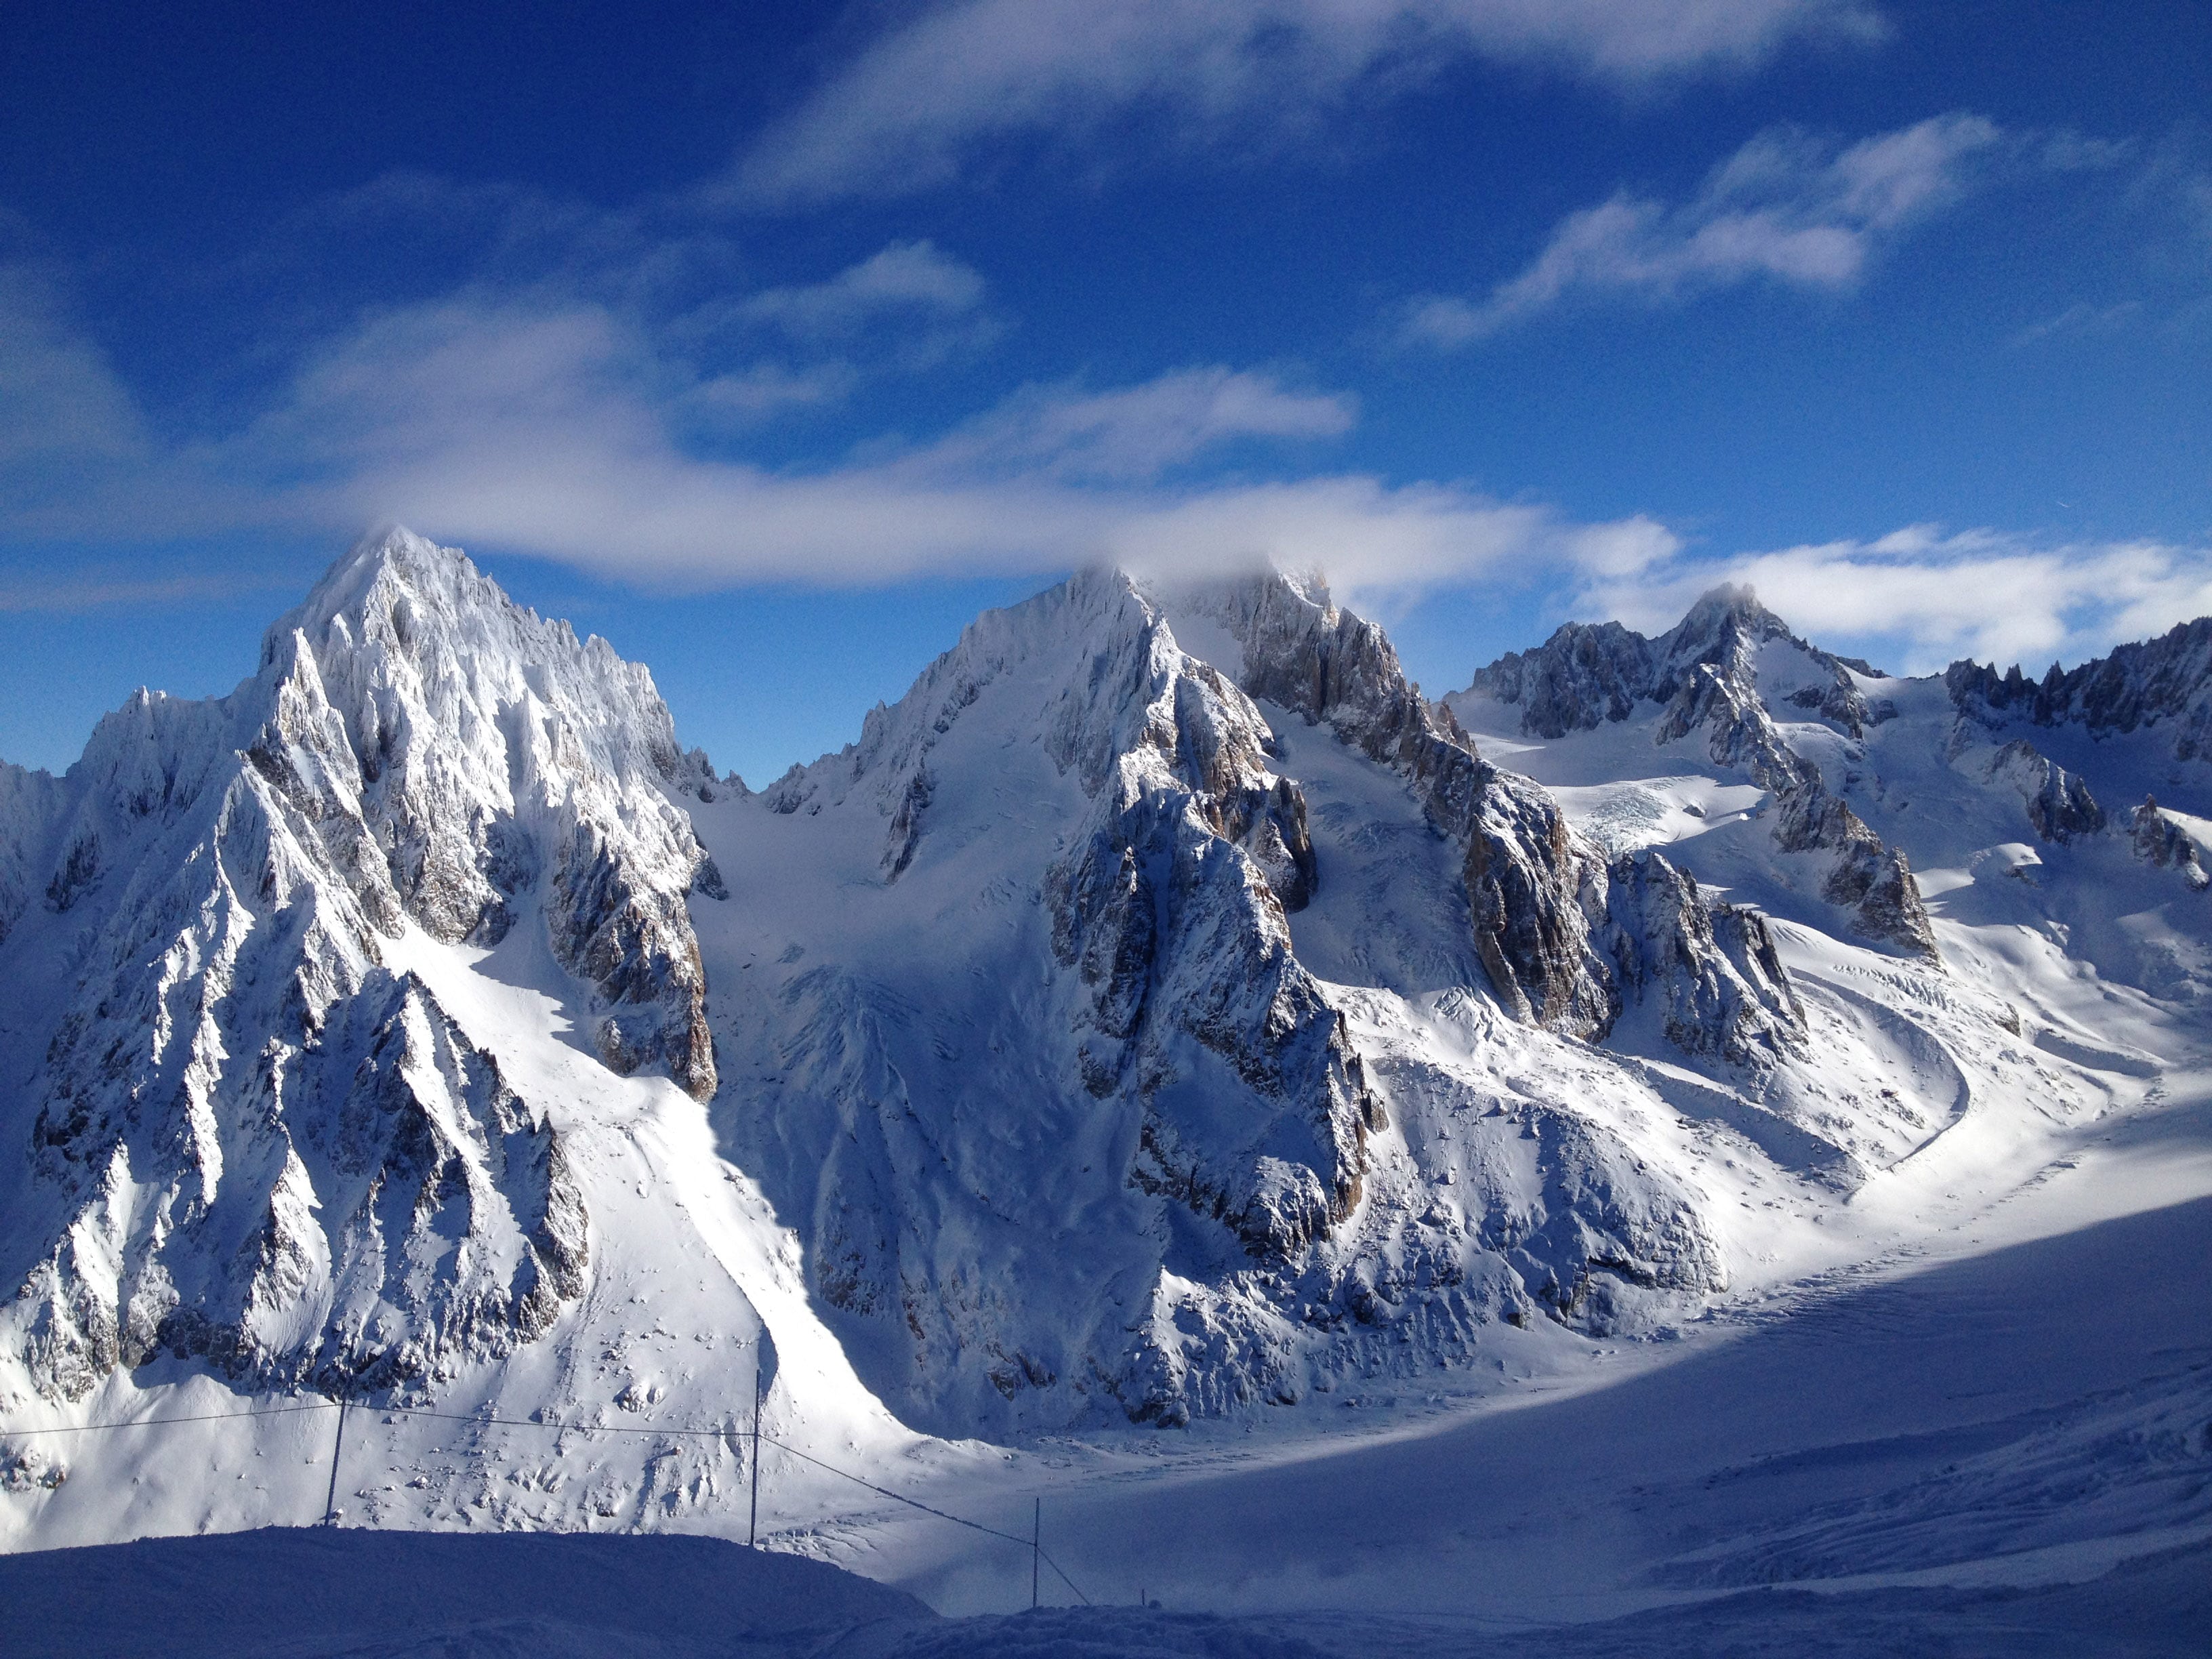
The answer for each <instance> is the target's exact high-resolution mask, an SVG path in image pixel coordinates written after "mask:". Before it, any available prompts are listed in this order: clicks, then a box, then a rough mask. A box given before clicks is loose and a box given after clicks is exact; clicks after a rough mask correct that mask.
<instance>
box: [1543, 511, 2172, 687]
mask: <svg viewBox="0 0 2212 1659" xmlns="http://www.w3.org/2000/svg"><path fill="white" fill-rule="evenodd" d="M1721 581H1735V582H1747V583H1749V584H1750V585H1751V586H1753V587H1754V588H1755V589H1757V591H1758V592H1759V598H1760V599H1762V600H1764V601H1765V604H1766V605H1767V606H1768V607H1769V608H1770V609H1771V610H1772V611H1776V612H1777V613H1778V614H1779V615H1780V616H1782V617H1784V618H1785V619H1787V620H1788V621H1789V622H1790V623H1791V624H1792V625H1793V626H1794V627H1795V628H1796V629H1797V630H1798V631H1799V632H1800V633H1802V634H1806V635H1809V636H1811V637H1812V638H1814V639H1815V640H1818V641H1820V642H1821V643H1822V644H1825V645H1827V646H1830V647H1833V648H1837V649H1863V650H1864V651H1865V652H1866V653H1867V654H1869V655H1870V656H1874V657H1877V658H1881V659H1885V660H1884V664H1883V665H1884V666H1886V667H1889V668H1891V669H1893V671H1903V672H1908V673H1925V672H1930V671H1934V670H1936V669H1939V668H1942V667H1943V666H1944V665H1946V664H1948V663H1950V662H1953V661H1954V660H1956V659H1959V658H1960V657H1972V658H1975V659H1978V660H1980V661H1985V662H1996V663H1997V664H1999V665H2009V664H2012V663H2015V662H2019V663H2024V664H2026V665H2027V666H2028V668H2029V669H2030V670H2032V671H2040V669H2041V667H2042V666H2043V665H2045V664H2046V663H2049V662H2051V661H2053V660H2063V661H2066V662H2078V661H2080V660H2081V659H2083V658H2085V657H2089V656H2093V655H2096V654H2098V653H2101V652H2103V651H2105V650H2107V649H2109V648H2110V647H2112V646H2113V645H2114V644H2117V643H2118V642H2119V641H2124V640H2134V639H2142V638H2145V637H2147V636H2148V635H2153V634H2158V633H2163V632H2164V631H2165V630H2166V629H2169V628H2172V627H2173V626H2174V625H2175V624H2176V623H2183V622H2187V621H2189V620H2191V618H2193V617H2201V616H2205V615H2208V614H2212V545H2203V546H2197V547H2188V546H2182V545H2177V544H2172V543H2166V542H2158V541H2123V542H2100V543H2079V542H2059V541H2050V540H2043V539H2039V538H2033V537H2027V536H2020V535H2011V534H2007V533H2005V532H1999V531H1993V530H1969V531H1961V532H1955V533H1946V532H1943V531H1942V530H1941V529H1939V528H1936V527H1935V526H1927V525H1915V526H1908V527H1906V528H1905V529H1903V530H1899V531H1895V532H1892V533H1891V534H1889V535H1887V536H1883V537H1881V538H1878V539H1875V540H1872V541H1839V542H1824V543H1821V544H1817V545H1807V546H1802V547H1789V548H1782V549H1778V550H1772V551H1767V552H1758V553H1744V554H1739V555H1735V556H1730V557H1721V558H1715V557H1711V556H1697V555H1694V554H1692V553H1691V552H1689V551H1688V550H1683V549H1680V547H1678V548H1677V549H1676V550H1674V551H1672V552H1668V553H1663V554H1662V555H1660V556H1656V557H1653V558H1651V559H1649V560H1645V561H1631V562H1626V563H1619V564H1616V565H1614V566H1613V568H1609V569H1603V570H1601V569H1597V568H1591V569H1589V570H1588V571H1587V573H1586V574H1585V575H1584V577H1583V581H1582V583H1581V586H1580V589H1579V591H1578V592H1577V597H1576V599H1575V602H1574V605H1573V607H1572V608H1573V610H1574V611H1575V613H1576V614H1577V615H1580V616H1585V617H1593V618H1595V617H1619V618H1620V620H1622V621H1624V622H1626V623H1628V624H1629V625H1630V626H1631V627H1634V628H1639V629H1645V630H1647V631H1654V632H1656V631H1657V630H1658V629H1663V628H1666V627H1668V626H1670V625H1671V624H1672V623H1674V622H1675V621H1676V620H1677V619H1678V618H1680V616H1681V614H1682V613H1683V611H1686V610H1687V609H1688V607H1689V605H1691V603H1692V601H1693V600H1694V599H1696V598H1697V597H1698V596H1699V594H1700V593H1702V592H1705V591H1706V590H1707V589H1708V588H1710V587H1711V586H1713V585H1714V584H1716V583H1717V582H1721Z"/></svg>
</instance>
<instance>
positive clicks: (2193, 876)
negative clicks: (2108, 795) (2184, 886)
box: [2128, 795, 2212, 892]
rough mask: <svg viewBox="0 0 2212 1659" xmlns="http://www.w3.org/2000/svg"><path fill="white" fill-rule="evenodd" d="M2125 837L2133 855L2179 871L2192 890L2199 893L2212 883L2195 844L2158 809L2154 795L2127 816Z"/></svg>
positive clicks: (2177, 825)
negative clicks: (2198, 855) (2134, 850)
mask: <svg viewBox="0 0 2212 1659" xmlns="http://www.w3.org/2000/svg"><path fill="white" fill-rule="evenodd" d="M2128 837H2129V840H2130V842H2132V843H2133V845H2134V847H2135V849H2136V856H2138V857H2139V858H2142V859H2144V860H2148V862H2150V863H2152V864H2154V865H2156V866H2158V867H2159V868H2160V869H2161V870H2169V869H2171V870H2179V872H2181V877H2182V879H2183V880H2184V881H2185V882H2187V883H2188V884H2189V885H2190V886H2191V889H2193V890H2197V891H2200V892H2201V891H2202V890H2203V889H2205V888H2206V887H2208V886H2212V873H2208V872H2206V870H2205V868H2204V866H2203V863H2202V862H2201V861H2200V860H2198V858H2197V843H2196V842H2194V841H2192V840H2191V838H2190V837H2189V836H2188V834H2187V833H2186V832H2185V830H2183V829H2182V828H2181V826H2180V825H2179V824H2178V823H2174V821H2173V820H2172V818H2169V817H2166V814H2165V812H2164V811H2161V810H2160V807H2159V804H2158V798H2157V797H2156V796H2155V795H2145V796H2144V797H2143V803H2142V805H2141V806H2138V807H2136V809H2135V811H2132V812H2130V814H2129V815H2128Z"/></svg>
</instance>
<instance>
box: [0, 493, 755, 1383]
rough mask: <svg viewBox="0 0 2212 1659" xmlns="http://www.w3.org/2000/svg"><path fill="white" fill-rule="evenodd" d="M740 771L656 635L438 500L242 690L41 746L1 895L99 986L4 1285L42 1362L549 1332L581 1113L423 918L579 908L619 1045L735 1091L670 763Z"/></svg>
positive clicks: (295, 1358)
mask: <svg viewBox="0 0 2212 1659" xmlns="http://www.w3.org/2000/svg"><path fill="white" fill-rule="evenodd" d="M695 774H696V776H695ZM710 778H711V774H710V773H708V772H707V771H706V769H705V768H704V764H703V758H702V757H684V756H683V755H682V754H681V753H680V752H679V751H678V749H677V747H676V745H675V742H674V736H673V730H672V726H671V723H670V721H669V719H668V715H667V711H666V709H665V707H663V706H662V704H661V703H660V701H659V697H658V696H656V695H654V693H653V688H652V682H651V680H650V678H649V677H647V674H646V673H645V671H643V670H642V669H641V668H637V667H635V666H634V665H629V664H627V663H623V662H622V661H621V660H620V659H617V657H616V656H615V655H614V653H612V652H611V650H610V649H608V647H606V645H605V642H604V641H599V640H597V639H594V640H592V641H588V642H580V641H578V640H577V639H576V638H575V636H574V634H573V633H571V632H570V631H569V630H568V628H567V626H566V625H565V624H561V623H546V622H543V621H541V620H539V619H538V617H535V616H534V615H532V614H531V613H530V612H527V611H522V610H520V608H519V607H517V606H515V605H512V604H511V603H510V602H508V601H507V599H506V598H505V596H504V595H502V594H501V593H500V592H498V590H497V589H496V588H495V587H493V586H492V585H491V584H490V583H489V581H487V580H484V579H483V578H482V577H481V576H479V575H478V574H477V573H476V571H475V570H474V569H473V568H472V567H471V566H470V565H469V563H468V562H467V561H466V560H465V559H464V558H462V557H461V556H460V555H459V554H458V553H454V552H452V551H450V550H441V549H438V548H435V547H433V546H432V545H430V544H428V543H427V542H423V541H422V540H420V539H419V538H414V537H411V536H409V535H407V534H406V533H405V532H394V533H392V534H391V535H389V536H385V537H381V538H374V539H372V540H371V541H368V542H366V543H364V544H362V545H361V546H360V547H358V548H356V550H354V552H353V553H352V554H350V555H349V556H348V557H347V558H346V559H344V560H342V561H341V562H339V564H338V565H337V567H335V568H333V570H332V571H331V574H330V575H329V576H328V577H326V578H325V580H324V581H323V583H322V584H321V585H320V586H318V588H317V589H316V590H315V592H313V594H312V595H311V596H310V597H309V599H307V603H306V604H305V605H303V606H301V609H300V610H298V611H295V612H294V613H293V614H292V615H290V616H289V617H286V618H284V619H283V621H282V622H280V623H278V624H277V625H276V627H275V628H273V629H271V630H270V633H269V635H268V637H267V641H266V643H265V645H264V649H263V653H262V663H261V668H260V671H259V672H258V674H257V675H256V676H255V677H254V678H252V679H250V680H248V681H246V683H245V684H242V685H241V686H240V688H239V689H238V690H236V691H235V692H234V693H232V694H231V695H230V696H228V697H225V698H222V699H218V700H214V701H210V702H179V701H177V700H175V699H171V698H167V697H162V696H155V695H149V694H145V693H141V694H140V695H139V696H137V697H135V698H134V699H132V701H131V702H129V703H128V704H126V705H125V707H124V708H122V709H120V710H118V711H117V712H116V713H115V714H111V715H110V716H108V717H107V718H106V720H103V721H102V722H101V723H100V727H99V729H98V730H97V731H96V732H94V735H93V738H92V741H91V743H90V744H88V747H87V749H86V751H85V755H84V757H83V759H82V760H81V761H80V762H79V763H77V764H76V766H75V767H73V768H71V769H70V773H69V774H68V775H67V777H66V778H64V779H61V780H53V779H43V778H40V777H38V776H34V775H25V774H21V773H19V772H11V775H10V776H9V778H8V779H7V780H5V781H4V782H0V791H4V793H6V795H7V797H8V799H5V800H0V896H4V897H5V899H6V903H7V905H8V907H9V908H12V909H13V910H14V911H15V916H14V918H13V920H14V921H15V927H14V929H13V933H12V938H13V941H14V943H15V945H16V946H17V947H18V948H19V949H20V950H21V951H27V952H33V953H36V957H37V959H39V960H41V961H47V962H52V963H57V964H65V967H64V971H65V972H66V974H67V975H69V979H70V986H71V988H70V990H69V991H68V992H67V993H66V994H65V999H64V1003H63V1004H62V1005H61V1006H60V1007H59V1010H58V1024H57V1026H56V1027H55V1029H54V1030H53V1033H52V1037H51V1040H50V1041H49V1042H48V1043H47V1045H46V1054H45V1056H44V1059H43V1060H42V1061H40V1064H39V1066H38V1069H37V1071H36V1072H35V1073H34V1074H33V1077H32V1079H31V1080H30V1085H29V1086H30V1089H31V1091H32V1094H31V1099H32V1100H33V1101H35V1103H36V1111H35V1121H34V1124H33V1133H32V1147H31V1153H32V1161H33V1180H34V1185H35V1188H36V1190H37V1193H38V1194H39V1197H38V1199H37V1202H38V1203H40V1204H42V1205H46V1206H51V1210H52V1217H53V1221H52V1229H51V1231H50V1233H49V1234H48V1237H49V1239H50V1241H51V1242H50V1243H49V1244H48V1245H47V1247H46V1249H44V1251H43V1253H42V1255H41V1257H40V1261H39V1262H38V1264H37V1266H36V1267H34V1269H33V1271H32V1272H31V1273H29V1275H28V1276H27V1279H25V1280H24V1281H23V1282H22V1286H21V1291H20V1292H19V1294H18V1296H17V1297H16V1299H15V1302H14V1303H13V1304H11V1305H10V1306H9V1308H8V1309H7V1310H5V1312H4V1314H0V1321H4V1330H5V1334H4V1337H0V1342H4V1344H5V1346H7V1348H8V1349H9V1351H10V1352H12V1354H13V1356H14V1358H15V1359H16V1360H17V1362H18V1363H20V1364H21V1367H22V1370H23V1374H24V1375H25V1376H27V1378H28V1379H29V1380H30V1383H31V1385H32V1386H33V1387H34V1388H35V1389H37V1390H38V1391H39V1392H40V1393H42V1394H45V1395H48V1396H50V1397H52V1398H56V1399H66V1398H73V1397H76V1396H78V1395H82V1394H83V1393H84V1392H85V1391H86V1390H88V1389H90V1388H92V1387H93V1386H94V1385H95V1384H96V1383H97V1382H98V1381H99V1379H100V1377H101V1376H104V1375H106V1373H107V1372H109V1371H111V1370H114V1369H116V1368H117V1367H118V1366H121V1367H130V1366H136V1365H137V1364H142V1363H143V1362H144V1361H146V1360H147V1359H149V1358H152V1357H153V1356H155V1355H156V1354H158V1353H161V1352H173V1353H179V1354H188V1355H195V1356H199V1357H202V1358H204V1359H205V1360H206V1361H208V1363H210V1364H214V1365H216V1366H217V1367H218V1368H220V1369H221V1370H223V1371H224V1372H225V1373H226V1374H228V1375H230V1376H235V1377H237V1378H239V1379H240V1381H241V1382H243V1383H250V1384H252V1385H253V1386H258V1387H277V1386H296V1385H300V1384H304V1383H313V1385H314V1386H317V1387H321V1388H334V1389H349V1388H366V1387H380V1386H392V1385H397V1384H399V1383H406V1382H409V1381H410V1380H414V1379H421V1378H435V1377H436V1376H441V1375H444V1374H448V1373H450V1371H451V1370H452V1369H453V1367H454V1366H456V1365H458V1364H462V1363H465V1361H468V1360H470V1359H473V1358H483V1357H487V1356H495V1355H497V1354H499V1353H501V1352H507V1351H509V1350H511V1349H512V1348H513V1346H515V1345H517V1344H519V1343H522V1342H526V1341H529V1340H532V1338H534V1337H535V1336H537V1335H538V1334H541V1333H543V1332H544V1330H545V1329H546V1328H547V1327H548V1326H549V1325H550V1322H552V1320H553V1318H554V1316H555V1315H556V1313H557V1311H558V1310H559V1308H560V1307H561V1306H562V1304H564V1303H566V1302H568V1301H570V1300H573V1299H574V1297H576V1296H578V1295H579V1294H580V1292H581V1291H582V1289H583V1285H584V1279H585V1273H586V1264H587V1260H588V1253H589V1237H588V1235H589V1229H588V1224H587V1218H586V1215H585V1212H584V1209H583V1204H582V1199H581V1196H580V1189H579V1188H578V1187H577V1185H576V1183H575V1182H574V1180H573V1179H572V1178H571V1176H570V1175H569V1173H568V1168H567V1162H566V1154H565V1152H564V1151H563V1149H562V1141H561V1137H560V1135H559V1134H558V1133H557V1132H556V1130H554V1129H553V1128H552V1127H550V1123H549V1121H548V1118H547V1115H546V1110H545V1104H546V1103H543V1102H532V1101H526V1100H525V1099H523V1098H522V1097H520V1096H519V1095H518V1094H517V1093H516V1091H514V1089H513V1087H512V1086H510V1085H509V1084H508V1083H507V1080H506V1079H504V1078H503V1077H502V1076H501V1073H500V1071H499V1068H498V1066H496V1064H495V1062H494V1061H493V1060H492V1059H491V1058H490V1056H489V1055H488V1054H484V1053H483V1052H482V1051H481V1050H480V1049H478V1048H476V1047H475V1046H474V1045H472V1044H471V1042H469V1041H468V1039H467V1038H466V1037H465V1036H463V1035H462V1033H461V1031H460V1030H459V1026H458V1025H457V1024H456V1023H455V1022H454V1020H453V1018H452V1017H451V1015H450V1014H449V1013H448V1012H447V1011H446V1010H445V1009H444V1008H443V1007H441V1006H440V1003H439V1001H438V999H437V997H436V996H435V994H433V993H432V992H431V991H430V990H429V988H428V987H427V986H425V985H424V984H422V982H421V981H418V980H416V978H414V977H413V976H412V975H410V974H408V973H407V972H405V971H404V970H395V969H392V968H391V967H390V966H388V965H387V958H388V956H389V953H390V950H391V947H392V944H393V942H395V941H396V940H398V939H399V938H400V937H401V936H402V935H403V934H404V933H405V932H406V931H407V930H409V929H410V928H419V929H421V930H422V932H423V933H428V934H429V935H430V936H432V937H433V938H435V939H441V940H445V941H448V942H462V941H467V942H471V943H475V944H478V945H496V944H497V943H499V942H500V941H501V939H503V938H505V937H506V935H507V933H509V932H510V931H511V930H512V929H513V928H514V927H517V926H524V925H526V926H529V927H538V928H543V929H544V933H545V939H546V942H547V944H548V945H550V949H551V951H552V953H553V955H554V956H555V957H556V959H557V960H558V961H559V962H561V963H563V964H564V965H566V966H567V967H568V969H570V970H571V971H572V972H574V974H575V975H577V978H578V981H579V984H580V1000H583V1001H584V1002H585V1003H586V1004H587V1005H588V1006H591V1007H592V1009H593V1010H594V1011H595V1012H596V1016H597V1018H596V1025H595V1030H594V1032H593V1039H594V1046H595V1047H596V1048H597V1050H598V1052H599V1054H600V1055H601V1057H602V1058H604V1059H605V1060H606V1061H607V1063H608V1064H610V1065H611V1066H615V1067H616V1068H617V1069H618V1070H629V1069H635V1068H636V1067H638V1066H647V1065H658V1066H664V1067H665V1069H666V1070H667V1072H668V1073H669V1074H670V1075H671V1077H672V1078H673V1079H675V1080H676V1081H677V1082H678V1083H679V1084H680V1085H683V1086H684V1088H686V1089H687V1090H690V1091H692V1092H693V1093H694V1094H696V1095H699V1096H702V1097H703V1096H705V1095H707V1094H708V1093H711V1091H713V1088H714V1063H713V1058H712V1048H711V1042H710V1039H709V1037H708V1032H707V1026H706V1020H705V1016H704V989H705V987H704V979H703V975H702V970H701V968H700V963H699V955H698V949H697V945H696V940H695V939H694V938H693V936H692V932H691V926H690V917H689V914H688V911H687V909H686V908H685V907H686V896H687V894H688V893H689V891H690V890H691V889H692V888H693V886H694V884H695V882H696V881H698V880H699V879H700V878H702V875H704V876H706V877H708V878H712V872H711V870H710V869H709V868H708V866H706V865H705V861H704V854H703V853H702V851H701V849H700V848H698V846H697V844H696V840H695V838H694V837H693V836H692V834H691V832H690V825H689V823H688V822H687V821H686V820H685V819H684V816H683V814H682V812H681V811H678V810H677V809H676V808H674V807H673V806H672V805H671V804H670V802H669V800H668V799H667V794H668V793H672V792H674V791H676V790H678V789H679V788H692V787H695V786H696V787H711V786H709V785H708V782H707V780H708V779H710ZM33 893H35V895H36V900H35V902H36V904H37V906H38V907H39V908H40V910H42V911H43V913H44V915H43V918H38V917H35V916H34V917H33V919H32V920H26V916H27V915H30V914H31V912H30V909H29V907H30V905H31V904H32V902H33V901H32V900H31V898H30V897H29V895H31V894H33ZM33 933H36V934H37V935H38V937H36V938H35V939H34V938H33V937H32V935H33ZM25 959H26V960H28V959H31V958H29V957H26V958H25ZM24 1220H26V1221H27V1220H28V1218H27V1217H26V1218H24Z"/></svg>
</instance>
